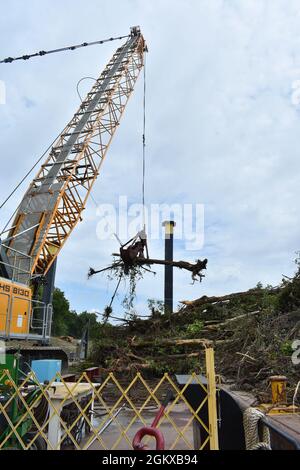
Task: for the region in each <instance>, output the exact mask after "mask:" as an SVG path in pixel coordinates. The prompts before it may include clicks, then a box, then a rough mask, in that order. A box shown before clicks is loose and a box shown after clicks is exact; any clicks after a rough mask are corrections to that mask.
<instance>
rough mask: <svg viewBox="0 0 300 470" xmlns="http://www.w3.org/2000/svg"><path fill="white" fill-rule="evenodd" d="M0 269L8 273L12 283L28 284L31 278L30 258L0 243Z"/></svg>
mask: <svg viewBox="0 0 300 470" xmlns="http://www.w3.org/2000/svg"><path fill="white" fill-rule="evenodd" d="M0 253H1V254H2V256H0V267H1V266H3V268H4V269H5V270H6V271H9V279H10V280H11V281H13V282H20V283H22V284H28V283H29V280H30V278H31V267H32V258H31V256H29V255H26V254H25V253H22V252H21V251H19V250H15V249H14V248H12V247H10V246H8V245H5V244H4V243H1V242H0Z"/></svg>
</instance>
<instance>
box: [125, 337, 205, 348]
mask: <svg viewBox="0 0 300 470" xmlns="http://www.w3.org/2000/svg"><path fill="white" fill-rule="evenodd" d="M130 344H131V346H132V347H135V348H145V347H148V346H151V347H153V348H155V346H187V345H199V346H203V347H209V346H211V345H212V341H211V340H208V339H206V338H192V339H168V338H162V339H161V340H159V341H155V342H154V341H135V338H133V339H132V340H131V342H130Z"/></svg>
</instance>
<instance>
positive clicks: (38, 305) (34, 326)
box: [30, 300, 53, 338]
mask: <svg viewBox="0 0 300 470" xmlns="http://www.w3.org/2000/svg"><path fill="white" fill-rule="evenodd" d="M52 315H53V306H52V304H48V305H46V304H45V303H44V302H41V301H39V300H31V319H30V331H32V332H34V333H35V334H37V335H39V336H42V337H43V338H50V336H51V326H52Z"/></svg>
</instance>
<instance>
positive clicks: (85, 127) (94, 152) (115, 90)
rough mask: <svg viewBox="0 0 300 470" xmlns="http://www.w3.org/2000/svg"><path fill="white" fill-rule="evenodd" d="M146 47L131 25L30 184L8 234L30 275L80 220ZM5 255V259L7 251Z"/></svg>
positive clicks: (47, 262) (43, 267)
mask: <svg viewBox="0 0 300 470" xmlns="http://www.w3.org/2000/svg"><path fill="white" fill-rule="evenodd" d="M145 50H146V45H145V41H144V38H143V36H142V35H141V33H140V30H139V28H132V29H131V35H130V36H129V38H128V40H127V41H126V42H125V44H124V45H123V46H122V47H120V48H118V49H117V50H116V52H115V53H114V55H113V57H112V58H111V60H110V62H109V63H108V64H107V66H106V68H105V69H104V71H103V72H102V74H101V75H100V77H99V78H98V80H97V81H96V82H95V84H94V86H93V87H92V89H91V91H90V92H89V93H88V94H87V96H86V98H85V99H84V101H83V102H82V104H81V105H80V107H79V109H78V111H77V112H76V113H75V114H74V116H73V118H72V119H71V121H70V122H69V124H68V125H67V126H66V127H65V129H64V130H63V132H62V133H61V134H60V136H59V137H58V138H57V140H56V141H55V143H54V145H53V146H52V148H51V150H50V152H49V155H48V157H47V159H46V161H45V163H44V164H43V165H42V166H41V168H40V170H39V172H38V174H37V175H36V177H35V178H34V179H33V181H32V183H31V184H30V186H29V189H28V191H27V192H26V194H25V196H24V198H23V200H22V202H21V204H20V206H19V208H18V211H17V213H16V216H15V220H14V222H13V225H12V229H11V230H10V233H9V237H14V238H13V239H12V240H11V242H10V247H12V248H14V249H15V250H18V251H19V252H21V253H24V254H25V255H30V256H31V258H32V267H31V274H32V275H39V274H41V275H45V274H46V273H47V271H48V270H49V268H50V266H51V265H52V263H53V261H54V260H55V258H56V257H57V255H58V253H59V251H60V249H61V248H62V246H63V245H64V243H65V242H66V240H67V238H68V237H69V235H70V233H71V232H72V230H73V229H74V227H75V226H76V224H77V223H78V221H79V220H81V214H82V211H83V209H84V207H85V204H86V201H87V198H88V196H89V194H90V191H91V189H92V186H93V184H94V182H95V180H96V178H97V176H98V174H99V170H100V167H101V165H102V163H103V161H104V158H105V156H106V153H107V150H108V148H109V145H110V142H111V140H112V138H113V135H114V133H115V131H116V129H117V127H118V125H119V122H120V119H121V116H122V114H123V112H124V109H125V107H126V104H127V101H128V99H129V97H130V95H131V93H132V91H133V89H134V85H135V83H136V80H137V78H138V76H139V73H140V71H141V69H142V67H143V65H144V51H145ZM18 234H19V235H18ZM16 235H18V236H17V237H16ZM7 254H8V257H9V256H10V253H9V250H8V253H7ZM22 263H23V261H22V255H20V257H19V259H18V265H19V266H22ZM22 281H24V279H22Z"/></svg>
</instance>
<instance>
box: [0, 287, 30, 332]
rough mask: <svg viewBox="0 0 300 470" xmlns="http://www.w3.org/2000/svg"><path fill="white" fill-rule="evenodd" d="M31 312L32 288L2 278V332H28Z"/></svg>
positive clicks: (0, 292)
mask: <svg viewBox="0 0 300 470" xmlns="http://www.w3.org/2000/svg"><path fill="white" fill-rule="evenodd" d="M30 314H31V290H30V288H29V287H27V286H23V285H21V284H16V283H14V282H11V281H9V280H7V279H2V278H0V334H1V335H5V336H7V335H10V334H12V335H14V334H22V335H24V334H27V333H28V332H29V325H30Z"/></svg>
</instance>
